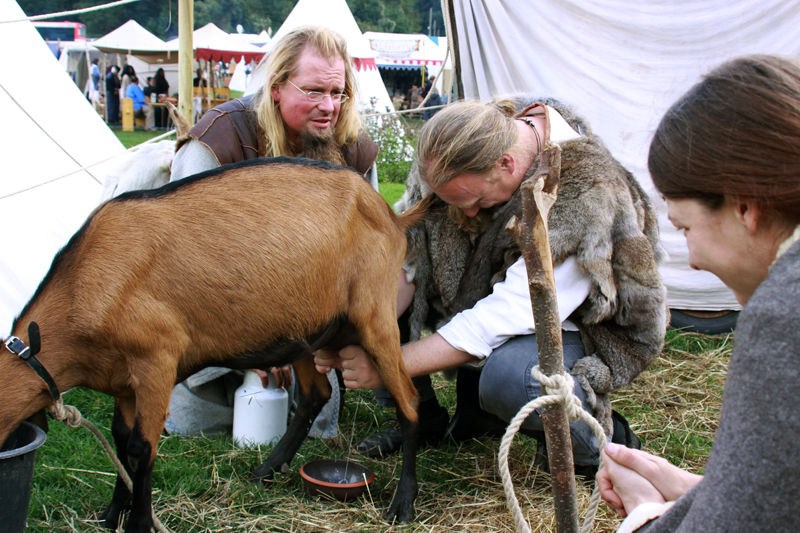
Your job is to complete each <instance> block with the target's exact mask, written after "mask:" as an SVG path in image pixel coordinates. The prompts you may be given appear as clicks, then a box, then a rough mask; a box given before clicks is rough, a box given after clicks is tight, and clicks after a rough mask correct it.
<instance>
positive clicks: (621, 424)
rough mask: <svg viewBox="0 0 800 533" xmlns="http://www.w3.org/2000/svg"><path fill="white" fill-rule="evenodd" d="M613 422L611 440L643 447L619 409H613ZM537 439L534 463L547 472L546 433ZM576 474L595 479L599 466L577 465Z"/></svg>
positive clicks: (634, 447)
mask: <svg viewBox="0 0 800 533" xmlns="http://www.w3.org/2000/svg"><path fill="white" fill-rule="evenodd" d="M611 422H612V423H613V425H614V434H613V435H612V436H611V442H613V443H614V444H621V445H623V446H626V447H628V448H633V449H635V450H641V449H642V441H641V439H639V437H637V436H636V433H634V432H633V430H632V429H631V426H630V425H629V424H628V421H627V420H626V419H625V417H624V416H622V414H620V413H618V412H617V411H611ZM537 441H538V446H537V448H536V458H535V459H534V463H535V464H536V465H537V466H538V467H539V468H541V469H542V470H544V471H545V472H550V463H549V461H548V459H547V446H546V445H545V439H544V435H542V438H541V439H538V438H537ZM575 474H577V475H579V476H583V477H585V478H586V479H588V480H593V479H594V476H595V474H597V466H596V465H575Z"/></svg>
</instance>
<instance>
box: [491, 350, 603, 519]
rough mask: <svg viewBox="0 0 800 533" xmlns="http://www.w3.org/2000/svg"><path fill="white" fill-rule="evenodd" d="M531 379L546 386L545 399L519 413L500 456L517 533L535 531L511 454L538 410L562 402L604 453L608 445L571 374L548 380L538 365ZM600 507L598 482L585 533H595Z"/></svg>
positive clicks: (510, 428) (502, 475)
mask: <svg viewBox="0 0 800 533" xmlns="http://www.w3.org/2000/svg"><path fill="white" fill-rule="evenodd" d="M531 375H532V376H533V378H534V379H535V380H536V381H538V382H539V383H541V384H542V387H543V389H542V392H544V393H545V394H542V396H539V397H538V398H535V399H533V400H531V401H530V402H528V403H527V404H526V405H524V406H523V407H522V409H520V410H519V413H517V415H516V416H515V417H514V418H513V419H512V420H511V422H510V423H509V425H508V429H506V433H505V435H503V440H502V441H501V442H500V450H499V452H498V454H497V461H498V463H499V468H500V477H501V478H502V479H503V490H504V491H505V493H506V500H507V502H506V504H507V505H508V509H509V511H511V515H512V516H513V518H514V523H515V525H516V531H517V533H531V528H530V526H529V525H528V522H527V521H526V520H525V517H524V516H523V514H522V509H521V508H520V506H519V501H518V500H517V496H516V494H515V492H514V485H513V483H512V481H511V472H510V471H509V469H508V453H509V450H510V449H511V442H512V441H513V440H514V435H515V434H516V433H517V432H518V431H519V428H520V426H522V423H523V422H524V421H525V419H527V418H528V416H529V415H530V414H531V413H532V412H534V411H535V410H536V409H539V408H542V407H544V406H545V405H551V404H554V403H559V402H560V403H563V404H564V407H565V409H566V411H567V416H568V417H569V419H570V420H571V421H573V422H574V421H576V420H583V421H584V422H586V423H587V424H589V427H591V428H592V431H593V432H594V434H595V436H596V437H597V442H598V444H599V447H600V451H601V452H602V451H603V448H604V447H605V445H606V434H605V431H603V428H602V426H601V425H600V423H599V422H598V421H597V420H596V419H595V418H594V417H593V416H592V415H590V414H589V413H587V412H586V410H585V409H584V408H583V404H582V403H581V400H580V398H578V397H577V396H576V395H575V392H574V381H573V379H572V376H571V375H569V374H568V373H567V372H562V373H559V374H554V375H552V376H547V375H545V374H543V373H542V372H541V371H540V370H539V366H538V365H537V366H535V367H533V368H532V369H531ZM602 466H603V462H602V459H601V461H600V465H599V468H602ZM599 506H600V489H599V487H598V486H597V482H595V485H594V490H593V491H592V495H591V497H590V498H589V505H588V508H587V511H586V516H585V517H584V520H583V526H582V527H581V533H590V532H591V531H592V525H593V522H594V517H595V516H596V515H597V509H598V507H599Z"/></svg>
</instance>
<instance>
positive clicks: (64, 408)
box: [49, 398, 170, 533]
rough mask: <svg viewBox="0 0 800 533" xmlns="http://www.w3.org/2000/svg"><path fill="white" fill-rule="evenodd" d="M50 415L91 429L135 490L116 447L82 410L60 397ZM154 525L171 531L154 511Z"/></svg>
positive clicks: (163, 530)
mask: <svg viewBox="0 0 800 533" xmlns="http://www.w3.org/2000/svg"><path fill="white" fill-rule="evenodd" d="M49 412H50V416H51V417H53V419H54V420H58V421H60V422H64V424H66V425H67V426H69V427H71V428H79V427H85V428H86V429H88V430H89V431H91V432H92V433H93V434H94V436H95V437H97V440H99V441H100V444H102V445H103V448H104V449H105V450H106V453H107V454H108V456H109V457H110V458H111V462H112V463H114V466H115V467H116V469H117V473H118V474H119V476H120V477H121V478H122V480H123V481H124V482H125V485H126V486H127V487H128V490H129V491H131V492H133V482H131V478H130V476H128V472H127V471H126V470H125V467H124V466H123V465H122V463H121V462H120V460H119V458H118V457H117V454H116V453H115V452H114V449H113V448H112V447H111V444H109V442H108V439H106V437H105V436H104V435H103V434H102V433H101V432H100V430H99V429H97V427H96V426H95V425H94V424H92V423H91V422H89V421H88V420H86V419H85V418H83V415H81V412H80V411H79V410H78V409H77V408H76V407H74V406H72V405H64V400H63V399H62V398H59V399H58V401H57V402H56V403H55V404H53V406H52V407H51V408H50V410H49ZM153 527H154V528H155V529H156V531H158V532H159V533H170V531H169V530H168V529H167V528H166V527H165V526H164V524H162V523H161V521H160V520H159V519H158V518H157V517H156V514H155V512H153Z"/></svg>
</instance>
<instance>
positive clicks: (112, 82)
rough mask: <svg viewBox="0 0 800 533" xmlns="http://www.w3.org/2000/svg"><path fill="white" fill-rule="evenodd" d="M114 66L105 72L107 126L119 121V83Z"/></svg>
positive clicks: (116, 69)
mask: <svg viewBox="0 0 800 533" xmlns="http://www.w3.org/2000/svg"><path fill="white" fill-rule="evenodd" d="M118 71H119V69H118V68H117V66H116V65H114V66H111V67H108V69H107V72H106V106H107V111H106V113H107V120H108V123H109V124H116V123H119V121H120V116H119V102H120V82H119V75H118V74H117V72H118Z"/></svg>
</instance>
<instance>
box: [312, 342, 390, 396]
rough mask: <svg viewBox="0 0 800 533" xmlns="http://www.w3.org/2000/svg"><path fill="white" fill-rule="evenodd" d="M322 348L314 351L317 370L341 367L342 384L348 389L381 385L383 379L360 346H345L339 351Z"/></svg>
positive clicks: (370, 387) (374, 387)
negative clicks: (325, 351)
mask: <svg viewBox="0 0 800 533" xmlns="http://www.w3.org/2000/svg"><path fill="white" fill-rule="evenodd" d="M327 352H328V353H324V351H323V350H320V351H318V352H315V354H314V363H315V364H316V366H317V371H319V372H323V371H324V370H325V369H326V368H327V369H328V371H330V368H341V369H342V378H343V379H344V385H345V387H347V388H348V389H377V388H380V387H383V380H382V379H381V376H380V374H378V369H377V368H376V367H375V365H374V364H373V362H372V359H371V358H370V356H369V355H367V352H365V351H364V349H363V348H362V347H361V346H345V347H344V348H342V349H341V350H339V353H338V354H336V352H331V351H327Z"/></svg>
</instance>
